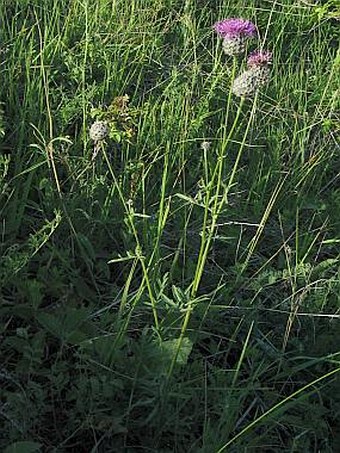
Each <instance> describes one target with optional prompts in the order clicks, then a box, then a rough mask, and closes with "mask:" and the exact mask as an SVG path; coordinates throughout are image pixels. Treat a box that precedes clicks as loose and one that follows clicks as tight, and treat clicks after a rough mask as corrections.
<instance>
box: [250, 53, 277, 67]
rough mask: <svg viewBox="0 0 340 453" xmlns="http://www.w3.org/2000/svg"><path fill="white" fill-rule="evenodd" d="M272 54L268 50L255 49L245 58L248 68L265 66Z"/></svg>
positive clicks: (269, 61) (270, 60)
mask: <svg viewBox="0 0 340 453" xmlns="http://www.w3.org/2000/svg"><path fill="white" fill-rule="evenodd" d="M272 58H273V54H272V53H271V52H269V51H264V50H255V52H252V53H251V54H250V55H249V57H248V60H247V65H248V68H258V67H260V66H267V65H268V64H270V63H271V62H272Z"/></svg>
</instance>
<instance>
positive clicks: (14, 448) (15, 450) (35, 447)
mask: <svg viewBox="0 0 340 453" xmlns="http://www.w3.org/2000/svg"><path fill="white" fill-rule="evenodd" d="M41 446H42V445H41V444H38V443H37V442H30V441H29V440H27V441H22V442H15V443H14V444H11V445H8V447H6V448H5V450H4V453H34V452H37V451H39V450H40V447H41Z"/></svg>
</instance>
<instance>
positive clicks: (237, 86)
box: [232, 67, 269, 98]
mask: <svg viewBox="0 0 340 453" xmlns="http://www.w3.org/2000/svg"><path fill="white" fill-rule="evenodd" d="M268 80H269V68H268V67H255V68H251V69H248V70H247V71H244V72H243V73H242V74H240V75H239V76H238V77H236V79H235V80H234V83H233V87H232V92H233V93H234V94H235V96H239V97H244V98H248V97H251V96H253V95H254V94H255V93H256V91H257V90H258V89H259V88H260V87H261V86H263V85H265V84H266V83H268Z"/></svg>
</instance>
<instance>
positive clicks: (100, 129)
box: [90, 121, 109, 142]
mask: <svg viewBox="0 0 340 453" xmlns="http://www.w3.org/2000/svg"><path fill="white" fill-rule="evenodd" d="M108 134H109V128H108V125H107V124H106V123H105V121H95V122H94V123H93V124H92V126H91V128H90V138H91V139H92V140H93V141H94V142H100V141H102V140H105V138H106V137H107V136H108Z"/></svg>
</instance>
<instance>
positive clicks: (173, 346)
mask: <svg viewBox="0 0 340 453" xmlns="http://www.w3.org/2000/svg"><path fill="white" fill-rule="evenodd" d="M179 341H180V339H179V338H174V339H173V340H166V341H163V343H162V349H163V350H164V351H165V352H166V353H167V355H168V356H169V358H171V359H172V358H173V357H174V356H175V355H176V354H177V357H176V363H177V365H186V364H187V362H188V358H189V355H190V353H191V350H192V346H193V343H192V341H191V340H190V339H189V338H187V337H184V338H183V339H182V342H181V344H180V347H179ZM178 347H179V350H178Z"/></svg>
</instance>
